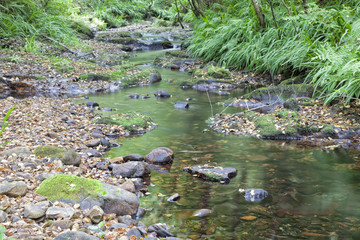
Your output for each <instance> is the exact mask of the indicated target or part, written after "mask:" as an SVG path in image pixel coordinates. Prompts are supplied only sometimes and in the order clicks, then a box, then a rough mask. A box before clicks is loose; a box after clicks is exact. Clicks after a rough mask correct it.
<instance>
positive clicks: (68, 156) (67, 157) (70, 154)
mask: <svg viewBox="0 0 360 240" xmlns="http://www.w3.org/2000/svg"><path fill="white" fill-rule="evenodd" d="M60 160H61V161H62V163H63V164H64V165H74V166H80V163H81V159H80V156H79V155H78V154H77V153H76V152H75V151H73V150H69V151H67V152H66V153H65V154H64V155H63V156H62V158H61V159H60Z"/></svg>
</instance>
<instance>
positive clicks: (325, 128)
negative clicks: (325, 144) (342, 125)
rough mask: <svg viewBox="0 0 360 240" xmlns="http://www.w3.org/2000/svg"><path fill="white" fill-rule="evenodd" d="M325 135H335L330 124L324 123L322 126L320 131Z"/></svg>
mask: <svg viewBox="0 0 360 240" xmlns="http://www.w3.org/2000/svg"><path fill="white" fill-rule="evenodd" d="M320 132H321V133H322V134H323V135H324V136H325V137H334V136H335V135H336V132H335V130H334V128H333V126H331V125H330V124H326V125H324V126H323V128H322V129H321V131H320Z"/></svg>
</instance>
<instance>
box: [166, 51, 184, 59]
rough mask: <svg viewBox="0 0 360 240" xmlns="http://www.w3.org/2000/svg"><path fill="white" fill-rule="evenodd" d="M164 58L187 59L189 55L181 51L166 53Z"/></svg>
mask: <svg viewBox="0 0 360 240" xmlns="http://www.w3.org/2000/svg"><path fill="white" fill-rule="evenodd" d="M165 56H169V57H177V58H188V57H189V54H188V53H186V52H185V51H182V50H175V51H168V52H166V53H165Z"/></svg>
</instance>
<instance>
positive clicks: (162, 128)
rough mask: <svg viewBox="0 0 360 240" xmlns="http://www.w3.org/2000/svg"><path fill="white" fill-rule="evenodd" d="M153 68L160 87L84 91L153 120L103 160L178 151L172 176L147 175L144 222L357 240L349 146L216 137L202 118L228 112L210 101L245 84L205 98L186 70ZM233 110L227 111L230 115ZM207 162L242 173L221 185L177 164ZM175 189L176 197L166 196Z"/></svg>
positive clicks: (358, 181) (196, 230)
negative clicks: (203, 213)
mask: <svg viewBox="0 0 360 240" xmlns="http://www.w3.org/2000/svg"><path fill="white" fill-rule="evenodd" d="M162 54H165V51H163V50H157V51H145V52H138V53H137V54H136V55H137V56H136V57H134V58H133V59H132V61H134V62H135V63H137V64H145V66H144V65H143V66H142V67H146V66H148V65H151V64H147V65H146V63H151V62H152V61H153V60H154V58H155V57H156V56H159V55H162ZM159 72H160V73H161V75H162V78H163V80H162V81H161V82H160V83H156V84H153V85H150V86H142V87H136V88H126V89H122V90H120V91H119V92H116V93H108V94H103V95H91V96H89V98H90V99H89V100H91V101H96V102H98V103H99V104H100V106H101V107H111V108H115V109H118V112H138V113H142V114H146V115H149V116H150V117H151V118H152V120H153V121H155V122H156V123H157V124H158V127H156V128H155V129H154V130H153V131H151V132H148V133H146V134H144V135H141V136H137V137H129V138H122V139H120V143H121V145H122V146H121V147H119V148H116V149H112V150H111V151H110V152H109V156H111V157H116V156H125V155H127V154H132V153H138V154H141V155H143V156H145V155H146V154H147V153H149V152H150V151H151V150H152V149H154V148H157V147H168V148H170V149H172V150H173V151H174V153H175V159H174V163H173V164H172V166H171V168H170V171H169V172H168V173H163V172H162V173H158V172H156V171H152V173H151V185H150V186H149V188H148V191H149V193H150V195H149V196H147V197H143V198H142V199H141V202H142V204H141V205H142V207H144V208H152V209H153V210H152V211H149V212H147V213H146V215H145V217H144V218H143V219H142V221H143V222H144V223H145V224H146V225H151V224H154V223H158V222H163V223H166V224H169V225H173V226H174V227H173V228H172V229H171V232H172V233H174V234H175V235H176V236H177V237H181V238H184V239H186V238H188V239H189V238H190V239H269V238H271V239H281V238H284V239H299V238H304V239H308V238H316V239H321V238H323V239H358V238H359V237H360V230H359V229H360V205H359V204H358V201H359V199H360V172H359V171H355V170H351V169H350V168H349V166H350V165H351V164H352V163H353V162H354V160H355V159H353V158H352V157H350V155H349V153H348V152H346V151H345V150H338V151H330V152H326V151H323V150H320V149H305V148H297V147H296V146H294V145H292V144H290V143H285V142H280V141H266V140H260V139H255V138H252V137H239V136H224V135H220V134H215V133H212V132H210V131H208V128H209V127H208V125H207V123H206V122H205V121H206V120H207V119H208V118H209V117H210V116H211V115H212V114H215V113H219V112H222V111H223V110H224V107H222V106H218V105H217V104H216V103H217V102H219V101H224V100H226V99H228V98H230V97H235V96H241V95H242V94H244V90H241V89H236V90H234V91H232V92H231V94H230V95H227V96H220V95H213V94H210V95H209V97H208V95H207V94H206V93H204V92H197V91H195V90H192V89H188V90H183V89H181V88H180V87H179V83H181V82H182V81H183V80H186V79H188V78H189V77H190V76H189V75H187V74H186V73H184V72H178V71H171V70H169V69H159ZM169 79H173V80H174V81H170V82H169V81H168V80H169ZM159 89H163V90H165V91H167V92H169V93H170V94H171V95H172V97H171V98H168V99H157V98H155V97H154V95H153V94H154V93H155V92H156V91H157V90H159ZM135 93H136V94H140V95H146V94H149V95H151V96H152V97H151V98H149V99H130V98H129V95H131V94H135ZM188 98H191V99H192V100H190V101H189V104H190V107H189V109H187V110H182V109H175V108H174V107H173V105H174V104H175V103H176V102H179V101H185V99H188ZM209 99H210V100H209ZM210 104H212V107H213V109H211V107H210ZM235 111H237V110H236V109H233V108H228V109H226V113H231V112H235ZM205 163H212V164H218V165H220V166H223V167H234V168H236V169H237V170H238V174H237V176H236V177H235V178H234V179H232V180H231V182H230V184H227V185H221V184H216V183H209V182H203V181H201V180H198V179H196V178H194V177H193V176H191V175H190V174H188V173H185V172H183V171H182V169H183V167H188V166H192V165H197V164H205ZM239 188H244V189H246V188H261V189H265V190H266V191H267V192H268V193H269V197H267V198H266V199H265V200H263V201H261V202H247V201H245V199H244V197H243V196H242V195H241V194H240V193H239V191H238V189H239ZM175 193H179V194H180V196H181V199H180V200H179V201H178V202H177V203H170V202H167V201H166V199H167V198H168V197H170V196H171V195H173V194H175ZM200 208H208V209H211V210H212V211H213V212H212V214H211V215H210V216H209V217H207V218H203V219H200V218H194V217H192V214H193V213H194V212H195V211H196V210H198V209H200Z"/></svg>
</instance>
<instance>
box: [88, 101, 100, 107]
mask: <svg viewBox="0 0 360 240" xmlns="http://www.w3.org/2000/svg"><path fill="white" fill-rule="evenodd" d="M86 106H87V107H90V108H94V107H98V106H99V104H98V103H97V102H94V101H90V102H87V103H86Z"/></svg>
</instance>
